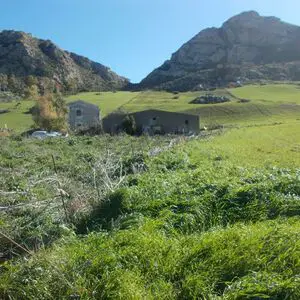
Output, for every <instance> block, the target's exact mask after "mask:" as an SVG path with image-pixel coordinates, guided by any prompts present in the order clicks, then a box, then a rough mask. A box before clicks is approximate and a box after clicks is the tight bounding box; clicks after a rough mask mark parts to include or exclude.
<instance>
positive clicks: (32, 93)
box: [24, 84, 39, 100]
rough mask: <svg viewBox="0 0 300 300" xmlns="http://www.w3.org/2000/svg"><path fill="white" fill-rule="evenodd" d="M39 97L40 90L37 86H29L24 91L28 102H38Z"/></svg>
mask: <svg viewBox="0 0 300 300" xmlns="http://www.w3.org/2000/svg"><path fill="white" fill-rule="evenodd" d="M38 97H39V90H38V87H37V85H36V84H33V85H31V86H27V87H26V88H25V90H24V98H25V99H28V100H37V99H38Z"/></svg>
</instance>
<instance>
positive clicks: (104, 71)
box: [0, 30, 128, 94]
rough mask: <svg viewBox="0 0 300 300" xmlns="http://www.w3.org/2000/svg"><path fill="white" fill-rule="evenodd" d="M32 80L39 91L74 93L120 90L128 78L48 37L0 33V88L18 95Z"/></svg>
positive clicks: (19, 33)
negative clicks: (59, 44)
mask: <svg viewBox="0 0 300 300" xmlns="http://www.w3.org/2000/svg"><path fill="white" fill-rule="evenodd" d="M32 83H36V84H37V86H38V88H39V90H40V91H41V92H43V91H45V90H50V91H51V90H53V89H55V88H59V89H60V90H61V91H71V92H76V91H103V90H114V89H120V88H123V87H124V86H125V85H127V84H128V80H127V79H126V78H124V77H121V76H119V75H117V74H116V73H114V72H113V71H111V70H110V69H109V68H108V67H106V66H104V65H102V64H100V63H96V62H93V61H91V60H89V59H88V58H85V57H83V56H80V55H77V54H75V53H71V52H67V51H64V50H62V49H60V48H59V47H58V46H56V45H55V44H54V43H53V42H51V41H50V40H41V39H37V38H34V37H33V36H32V35H30V34H26V33H24V32H19V31H12V30H4V31H2V32H0V91H12V92H15V93H18V94H22V93H23V92H24V89H25V88H26V86H28V84H32Z"/></svg>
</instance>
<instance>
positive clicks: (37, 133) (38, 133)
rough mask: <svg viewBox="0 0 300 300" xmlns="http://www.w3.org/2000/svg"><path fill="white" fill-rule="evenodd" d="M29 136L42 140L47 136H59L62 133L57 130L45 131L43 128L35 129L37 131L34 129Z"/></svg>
mask: <svg viewBox="0 0 300 300" xmlns="http://www.w3.org/2000/svg"><path fill="white" fill-rule="evenodd" d="M31 136H32V137H33V138H37V139H40V140H43V139H45V138H48V137H52V138H55V137H61V136H62V134H61V133H60V132H57V131H51V132H47V131H45V130H37V131H34V132H33V133H32V134H31Z"/></svg>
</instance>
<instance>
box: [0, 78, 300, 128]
mask: <svg viewBox="0 0 300 300" xmlns="http://www.w3.org/2000/svg"><path fill="white" fill-rule="evenodd" d="M205 93H206V92H187V93H178V94H173V93H168V92H157V91H143V92H115V93H114V92H101V93H95V92H91V93H80V94H77V95H72V96H69V97H67V98H66V100H67V102H71V101H74V100H76V99H82V100H84V101H87V102H90V103H93V104H96V105H98V106H99V107H100V109H101V115H102V117H105V116H106V115H107V114H109V113H111V112H112V111H114V110H117V109H122V110H124V111H128V112H135V111H141V110H145V109H150V108H151V109H159V110H167V111H175V112H185V113H191V114H197V115H200V123H201V124H200V125H201V127H202V128H203V127H205V126H209V125H224V126H227V127H230V126H237V125H241V126H247V125H253V124H264V123H265V124H270V123H274V122H283V123H286V122H290V121H296V120H297V119H300V86H299V85H283V84H273V85H262V86H244V87H241V88H236V89H230V90H226V89H224V90H216V91H212V92H211V93H213V94H216V95H220V96H226V97H228V98H230V99H231V101H230V102H227V103H221V104H190V102H191V101H192V100H193V99H195V98H196V97H198V96H200V95H203V94H205ZM239 99H247V100H249V102H241V101H240V100H239ZM33 104H34V103H33V102H32V101H22V102H21V105H20V106H19V107H18V108H16V102H12V103H0V109H5V108H7V109H10V112H9V113H7V114H2V115H0V127H4V126H5V124H6V125H7V126H8V127H9V128H12V129H15V130H16V131H18V132H20V131H24V130H26V129H28V128H29V127H30V126H31V125H32V121H31V116H30V114H26V112H27V111H28V109H29V108H30V107H32V106H33Z"/></svg>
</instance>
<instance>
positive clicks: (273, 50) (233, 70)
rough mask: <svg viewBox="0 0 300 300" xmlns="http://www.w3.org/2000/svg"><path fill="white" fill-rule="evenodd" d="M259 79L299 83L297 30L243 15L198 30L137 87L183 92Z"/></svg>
mask: <svg viewBox="0 0 300 300" xmlns="http://www.w3.org/2000/svg"><path fill="white" fill-rule="evenodd" d="M259 80H271V81H276V80H279V81H280V80H291V81H293V80H300V27H299V26H296V25H292V24H289V23H286V22H283V21H281V20H280V19H279V18H276V17H262V16H260V15H259V14H258V13H257V12H255V11H248V12H243V13H241V14H239V15H236V16H233V17H231V18H230V19H228V20H227V21H225V22H224V23H223V25H222V26H221V27H220V28H216V27H211V28H206V29H204V30H202V31H200V32H199V33H198V34H196V35H195V36H194V37H193V38H192V39H190V40H189V41H188V42H186V43H184V44H183V45H182V46H181V47H180V48H179V49H178V50H177V51H176V52H174V53H173V54H172V56H171V58H170V59H169V60H167V61H165V62H164V63H163V64H162V65H161V66H160V67H158V68H157V69H155V70H154V71H153V72H151V73H150V74H149V75H148V76H147V77H146V78H144V79H143V80H142V81H141V82H140V83H139V84H138V87H139V88H141V89H145V88H154V89H170V90H180V91H187V90H191V89H197V87H199V86H226V85H228V84H229V83H230V82H237V81H243V82H249V81H250V82H251V81H259Z"/></svg>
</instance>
